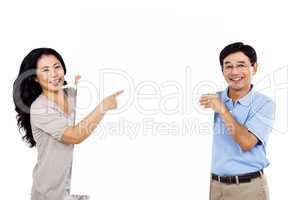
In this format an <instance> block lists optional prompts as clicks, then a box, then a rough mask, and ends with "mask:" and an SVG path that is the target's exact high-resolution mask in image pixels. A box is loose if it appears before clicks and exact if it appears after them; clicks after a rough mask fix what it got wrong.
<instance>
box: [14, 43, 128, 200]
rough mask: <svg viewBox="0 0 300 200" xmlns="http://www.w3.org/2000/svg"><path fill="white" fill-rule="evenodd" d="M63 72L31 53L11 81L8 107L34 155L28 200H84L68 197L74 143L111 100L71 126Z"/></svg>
mask: <svg viewBox="0 0 300 200" xmlns="http://www.w3.org/2000/svg"><path fill="white" fill-rule="evenodd" d="M65 74H66V67H65V63H64V61H63V59H62V57H61V56H60V55H59V54H58V53H57V52H56V51H55V50H54V49H50V48H38V49H34V50H32V51H31V52H30V53H29V54H28V55H27V56H26V57H25V58H24V60H23V62H22V64H21V68H20V71H19V75H18V77H17V79H16V81H15V82H14V91H13V97H14V103H15V110H16V111H17V113H18V114H17V121H18V126H19V128H20V129H23V130H24V132H25V135H24V136H23V139H24V140H25V141H26V142H27V143H29V145H30V147H34V146H36V148H37V150H38V159H37V164H36V166H35V168H34V171H33V184H32V191H31V199H32V200H66V199H88V197H87V196H82V195H77V196H74V195H70V194H69V193H70V178H71V167H72V157H73V148H74V144H80V143H81V142H82V141H84V140H85V139H86V138H87V137H88V136H89V135H90V134H91V133H92V131H93V130H94V129H95V128H96V126H97V124H98V123H99V122H100V121H101V119H102V118H103V116H104V115H105V113H106V112H107V111H108V110H111V109H115V108H116V107H117V100H116V97H117V96H118V95H119V94H121V93H122V92H123V91H119V92H116V93H115V94H113V95H111V96H108V97H106V98H105V99H104V100H102V102H100V103H99V104H98V105H97V106H96V108H95V109H94V110H93V111H92V112H91V113H90V114H89V115H87V116H86V117H85V118H84V119H83V120H82V121H80V122H79V123H77V124H74V117H75V116H74V110H75V103H74V102H75V98H76V91H75V89H70V88H63V85H66V81H65V79H64V75H65Z"/></svg>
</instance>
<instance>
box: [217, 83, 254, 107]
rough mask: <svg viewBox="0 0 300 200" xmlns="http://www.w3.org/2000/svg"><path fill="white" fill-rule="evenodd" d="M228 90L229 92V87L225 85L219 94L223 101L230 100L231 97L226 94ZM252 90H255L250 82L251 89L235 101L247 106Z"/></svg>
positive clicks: (251, 96)
mask: <svg viewBox="0 0 300 200" xmlns="http://www.w3.org/2000/svg"><path fill="white" fill-rule="evenodd" d="M228 92H229V87H227V88H226V90H225V91H224V92H223V93H222V95H221V98H222V100H223V102H227V101H230V100H231V98H230V97H229V96H228ZM254 92H255V90H254V86H253V85H252V84H251V89H250V91H249V92H248V94H247V95H245V96H243V97H242V98H240V99H239V100H238V101H237V102H238V103H240V104H241V105H244V106H249V105H250V103H251V101H252V100H253V94H254Z"/></svg>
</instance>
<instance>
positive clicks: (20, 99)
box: [13, 48, 67, 147]
mask: <svg viewBox="0 0 300 200" xmlns="http://www.w3.org/2000/svg"><path fill="white" fill-rule="evenodd" d="M43 55H53V56H55V57H56V58H57V59H58V60H59V61H60V63H61V65H62V67H63V69H64V74H66V72H67V70H66V66H65V63H64V61H63V59H62V57H61V55H60V54H59V53H58V52H57V51H55V50H54V49H51V48H37V49H33V50H32V51H31V52H30V53H29V54H28V55H27V56H26V57H25V58H24V59H23V61H22V63H21V67H20V70H19V74H18V77H17V78H16V80H15V82H14V87H13V99H14V104H15V111H16V112H17V116H16V118H17V124H18V127H19V131H20V130H23V131H24V132H25V134H24V135H23V136H22V139H23V140H24V141H25V142H27V143H28V144H29V146H30V147H34V146H35V145H36V142H35V141H34V138H33V135H32V130H31V124H30V106H31V104H32V102H33V101H34V100H35V99H36V98H37V97H38V96H39V95H40V94H41V93H42V88H41V86H40V84H39V83H38V82H36V81H35V80H34V78H35V77H36V68H37V62H38V60H39V59H40V58H41V57H42V56H43ZM66 84H67V82H64V85H66Z"/></svg>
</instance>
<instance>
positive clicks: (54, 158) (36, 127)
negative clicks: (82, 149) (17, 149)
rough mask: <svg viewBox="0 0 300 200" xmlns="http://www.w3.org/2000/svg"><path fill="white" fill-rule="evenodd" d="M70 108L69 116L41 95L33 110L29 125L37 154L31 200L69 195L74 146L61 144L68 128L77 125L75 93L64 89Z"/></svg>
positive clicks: (43, 199) (33, 104) (60, 199)
mask: <svg viewBox="0 0 300 200" xmlns="http://www.w3.org/2000/svg"><path fill="white" fill-rule="evenodd" d="M64 92H65V93H66V94H67V97H68V103H69V106H70V108H71V112H70V113H69V114H67V113H65V112H64V111H63V110H61V109H60V108H59V107H58V106H57V105H56V104H55V103H54V102H53V101H50V100H48V98H47V97H46V96H44V95H42V94H41V95H40V96H39V97H38V98H37V99H36V100H35V101H34V102H33V103H32V105H31V107H30V123H31V128H32V133H33V137H34V140H35V141H36V147H37V151H38V159H37V164H36V166H35V168H34V170H33V184H32V192H31V199H32V200H63V199H64V198H65V196H66V195H69V190H70V178H71V169H72V159H73V148H74V145H73V144H64V143H62V135H63V133H64V130H65V129H66V128H67V127H68V126H72V125H74V119H75V98H76V92H75V90H74V89H72V88H66V89H64Z"/></svg>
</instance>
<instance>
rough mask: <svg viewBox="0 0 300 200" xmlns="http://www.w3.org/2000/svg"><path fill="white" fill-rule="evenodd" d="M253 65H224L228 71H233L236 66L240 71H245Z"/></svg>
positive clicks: (224, 68) (224, 69)
mask: <svg viewBox="0 0 300 200" xmlns="http://www.w3.org/2000/svg"><path fill="white" fill-rule="evenodd" d="M251 66H252V65H251V64H246V63H238V64H236V65H233V64H225V65H224V66H223V71H226V72H231V71H232V70H233V69H234V68H236V69H237V70H238V71H243V70H245V69H247V68H249V67H251Z"/></svg>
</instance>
